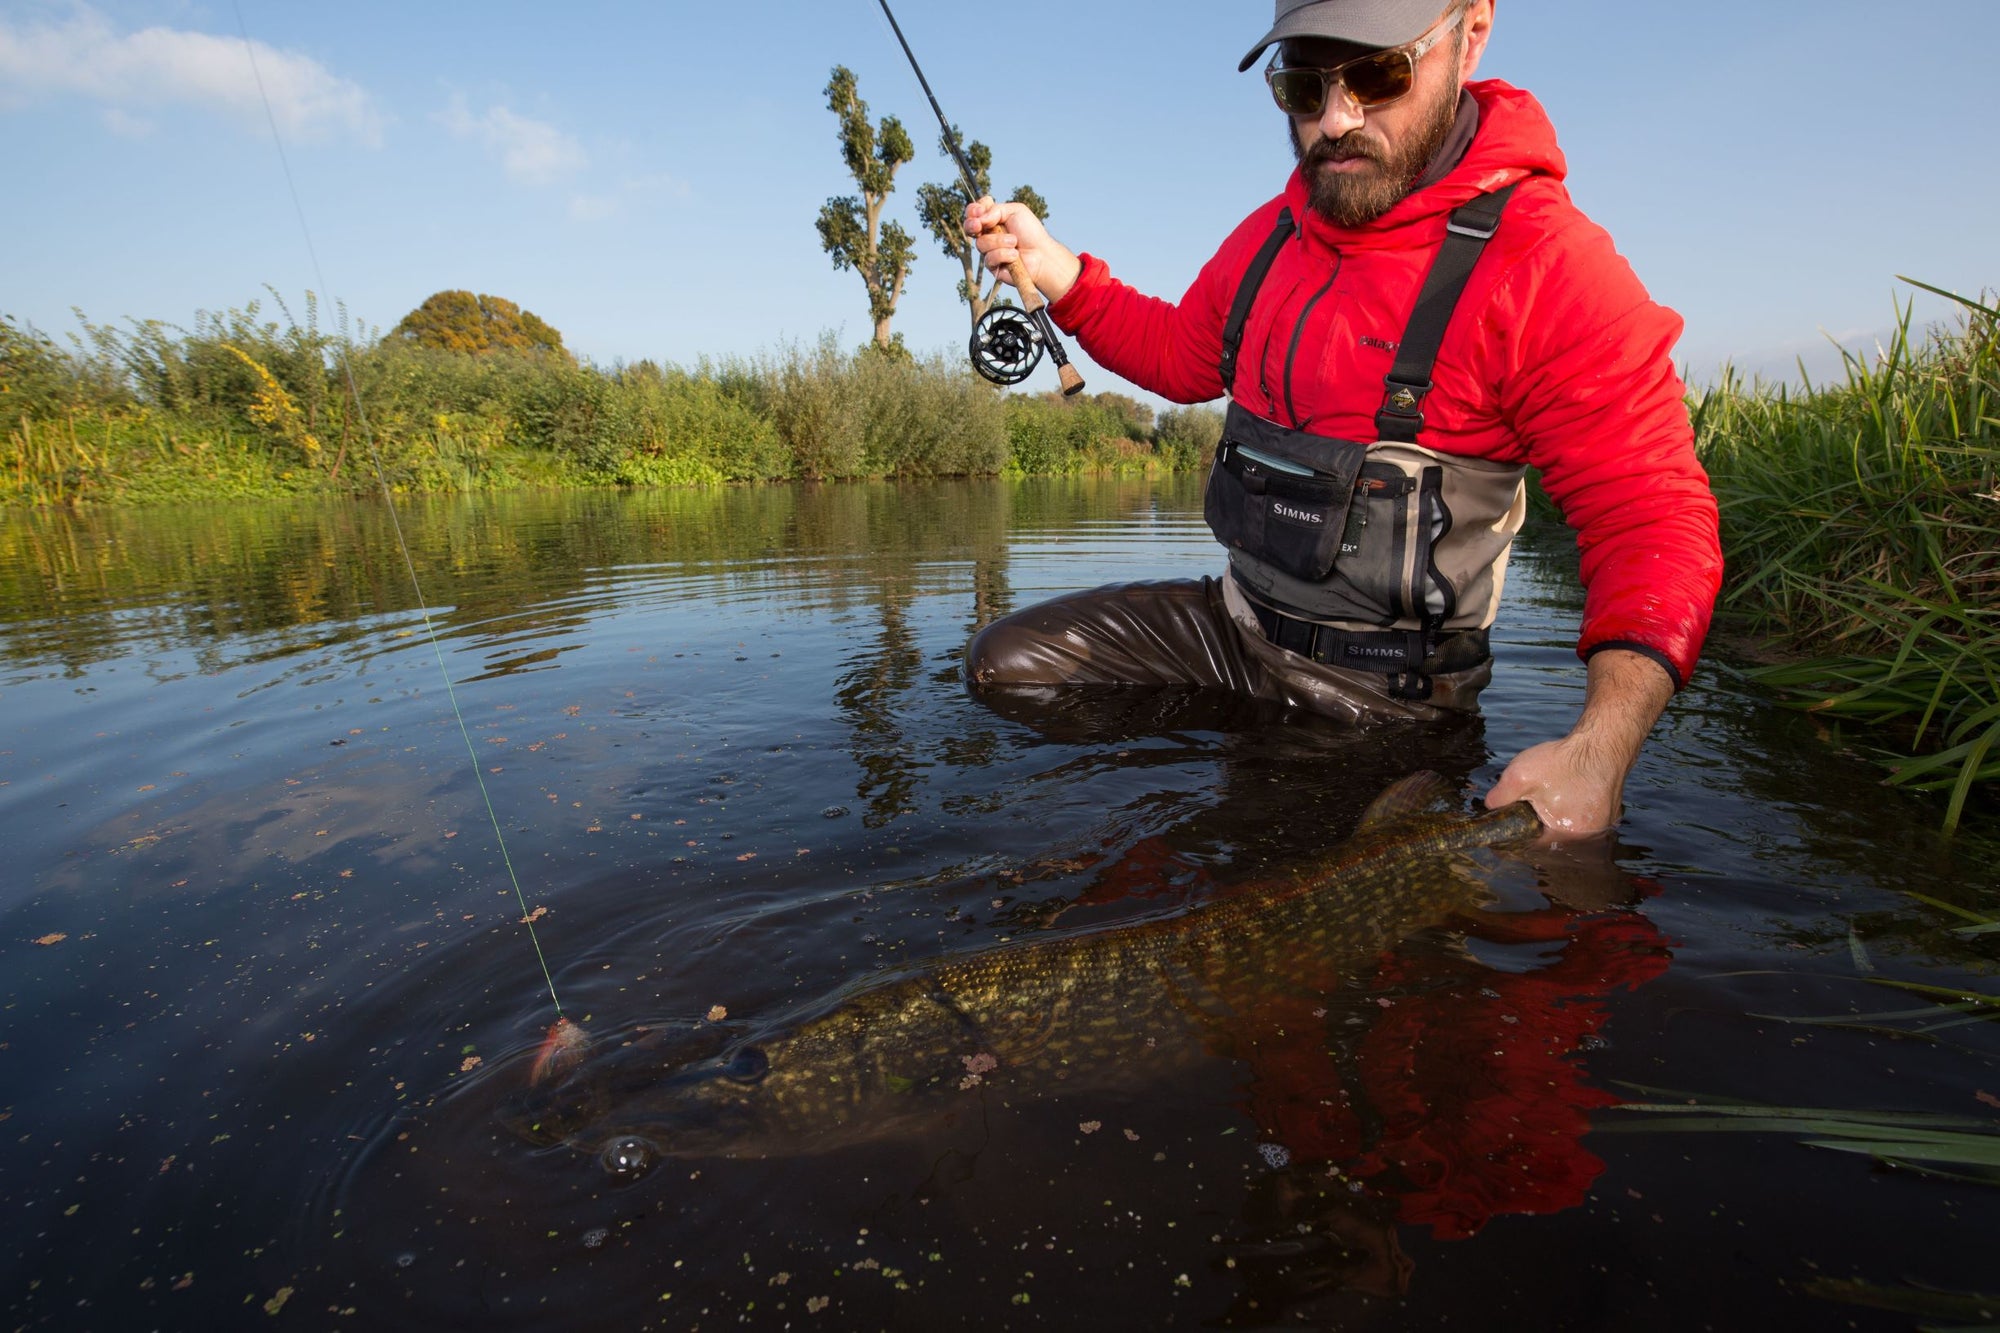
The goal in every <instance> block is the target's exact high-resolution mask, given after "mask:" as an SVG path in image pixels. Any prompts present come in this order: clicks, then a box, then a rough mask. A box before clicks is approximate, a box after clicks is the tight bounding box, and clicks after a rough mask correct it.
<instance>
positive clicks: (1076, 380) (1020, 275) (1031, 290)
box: [986, 222, 1083, 397]
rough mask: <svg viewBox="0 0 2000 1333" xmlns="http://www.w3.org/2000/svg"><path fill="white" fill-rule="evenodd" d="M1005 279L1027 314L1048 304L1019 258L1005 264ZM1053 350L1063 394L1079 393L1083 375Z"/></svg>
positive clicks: (991, 228)
mask: <svg viewBox="0 0 2000 1333" xmlns="http://www.w3.org/2000/svg"><path fill="white" fill-rule="evenodd" d="M999 227H1000V224H999V223H997V222H996V223H995V224H993V225H992V226H990V227H988V228H987V229H986V230H987V231H989V232H991V231H997V230H999ZM1007 281H1008V282H1010V283H1012V284H1014V290H1015V291H1017V292H1019V293H1020V295H1021V309H1023V310H1025V311H1027V312H1028V313H1029V314H1031V315H1032V314H1034V313H1035V312H1036V311H1037V310H1040V309H1041V308H1042V307H1043V306H1045V305H1047V304H1048V302H1047V301H1046V300H1045V299H1043V297H1042V293H1041V291H1040V290H1039V289H1038V288H1037V287H1036V286H1035V284H1034V283H1033V282H1032V281H1030V280H1029V278H1028V271H1027V270H1026V269H1024V268H1022V267H1021V261H1020V260H1018V259H1017V260H1015V261H1014V262H1013V263H1011V264H1009V265H1008V266H1007ZM1054 350H1055V353H1056V357H1057V359H1058V364H1057V366H1056V379H1057V381H1058V382H1060V383H1061V385H1062V391H1063V396H1064V397H1069V396H1070V395H1072V394H1076V393H1081V392H1082V391H1083V376H1082V375H1081V374H1080V373H1078V371H1077V368H1076V367H1075V366H1072V365H1071V364H1070V363H1069V362H1068V361H1065V360H1062V359H1061V358H1062V348H1060V347H1057V348H1055V349H1054Z"/></svg>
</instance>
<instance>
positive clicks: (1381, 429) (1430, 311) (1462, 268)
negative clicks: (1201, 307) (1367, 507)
mask: <svg viewBox="0 0 2000 1333" xmlns="http://www.w3.org/2000/svg"><path fill="white" fill-rule="evenodd" d="M1518 183H1519V182H1516V184H1518ZM1513 193H1514V186H1512V185H1507V186H1503V187H1502V188H1500V189H1498V190H1495V191H1494V192H1493V193H1491V194H1482V195H1480V196H1479V197H1478V198H1477V199H1473V200H1471V201H1469V202H1467V203H1465V204H1462V205H1460V206H1459V207H1458V208H1456V209H1454V210H1452V215H1451V218H1450V220H1449V221H1447V222H1446V223H1445V225H1444V244H1443V245H1441V246H1439V247H1438V253H1437V258H1436V259H1434V260H1432V261H1431V271H1430V273H1429V274H1428V275H1427V276H1426V277H1425V278H1424V289H1423V291H1421V292H1419V293H1418V294H1417V308H1416V309H1415V310H1412V311H1411V312H1410V325H1409V327H1408V328H1407V329H1405V330H1404V331H1403V345H1402V348H1401V350H1399V351H1398V352H1397V353H1396V364H1395V365H1394V366H1393V367H1392V368H1391V369H1390V371H1389V375H1388V378H1387V379H1385V380H1383V381H1382V384H1383V388H1384V390H1385V393H1384V396H1383V399H1382V407H1381V410H1380V411H1378V412H1376V414H1375V434H1376V436H1377V438H1379V439H1384V440H1396V441H1399V442H1401V443H1403V444H1415V443H1416V442H1417V432H1418V431H1420V430H1422V429H1423V427H1424V399H1425V398H1426V397H1428V396H1429V395H1430V391H1431V387H1432V386H1431V367H1432V366H1433V365H1435V364H1436V363H1437V354H1438V348H1439V347H1441V346H1443V344H1444V331H1445V329H1446V328H1447V327H1448V326H1449V325H1450V324H1451V312H1452V311H1453V310H1454V309H1456V308H1457V307H1458V298H1459V297H1460V296H1462V295H1464V294H1465V284H1466V283H1467V282H1469V281H1471V279H1472V267H1473V265H1475V264H1477V263H1478V262H1479V256H1480V255H1481V254H1482V253H1483V252H1484V251H1485V249H1486V243H1487V242H1488V241H1490V240H1492V239H1493V233H1494V232H1496V231H1498V230H1499V229H1500V214H1501V213H1502V212H1503V211H1504V210H1505V209H1506V207H1507V200H1508V199H1509V198H1511V197H1512V196H1513ZM1246 313H1247V312H1246Z"/></svg>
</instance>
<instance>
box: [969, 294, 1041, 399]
mask: <svg viewBox="0 0 2000 1333" xmlns="http://www.w3.org/2000/svg"><path fill="white" fill-rule="evenodd" d="M971 354H972V368H973V369H974V370H976V371H978V372H979V373H980V375H981V376H983V377H984V378H986V379H988V380H990V381H992V382H993V383H995V384H1019V383H1020V382H1021V381H1022V380H1024V379H1026V378H1028V376H1029V375H1031V374H1033V373H1034V370H1035V367H1036V366H1038V365H1040V364H1041V363H1042V332H1041V330H1040V329H1039V328H1037V327H1036V326H1035V321H1034V318H1033V317H1032V316H1031V315H1029V314H1028V312H1027V311H1025V310H1023V309H1021V308H1020V307H1019V306H1012V305H996V306H994V307H993V308H992V309H991V310H988V311H987V312H986V313H985V314H983V315H981V316H980V317H979V322H978V323H977V324H975V325H973V326H972V348H971Z"/></svg>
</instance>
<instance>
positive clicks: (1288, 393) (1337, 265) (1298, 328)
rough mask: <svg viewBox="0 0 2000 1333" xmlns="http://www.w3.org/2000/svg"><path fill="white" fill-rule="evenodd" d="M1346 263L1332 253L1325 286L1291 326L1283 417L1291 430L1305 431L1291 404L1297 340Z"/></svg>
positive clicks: (1297, 349) (1345, 260) (1337, 252)
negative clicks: (1290, 423)
mask: <svg viewBox="0 0 2000 1333" xmlns="http://www.w3.org/2000/svg"><path fill="white" fill-rule="evenodd" d="M1346 262H1347V257H1346V256H1345V255H1343V254H1341V253H1340V251H1338V250H1335V251H1334V252H1333V272H1332V273H1330V274H1328V275H1327V279H1326V282H1325V284H1324V285H1323V286H1321V287H1320V289H1319V290H1318V291H1316V292H1314V293H1313V294H1312V296H1311V298H1310V299H1308V300H1307V301H1306V304H1305V308H1304V309H1302V310H1300V311H1299V322H1298V323H1297V324H1294V325H1293V326H1292V345H1291V346H1290V347H1287V348H1286V349H1285V415H1286V416H1288V417H1290V418H1291V419H1292V429H1293V430H1304V429H1305V423H1304V422H1302V421H1300V420H1299V410H1298V408H1297V407H1295V406H1294V405H1293V403H1292V363H1293V362H1294V361H1295V360H1297V358H1298V354H1299V340H1300V339H1301V338H1303V337H1304V336H1305V332H1306V320H1307V319H1309V318H1311V316H1312V312H1313V307H1314V306H1316V305H1318V304H1319V301H1320V298H1321V297H1322V296H1325V295H1326V294H1327V293H1328V292H1329V291H1331V290H1333V284H1334V282H1335V280H1336V279H1338V278H1339V277H1340V270H1341V266H1342V265H1344V264H1345V263H1346Z"/></svg>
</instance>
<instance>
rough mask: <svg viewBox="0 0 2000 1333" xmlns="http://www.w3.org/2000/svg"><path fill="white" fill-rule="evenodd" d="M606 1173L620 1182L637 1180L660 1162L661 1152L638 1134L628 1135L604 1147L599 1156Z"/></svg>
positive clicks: (598, 1158)
mask: <svg viewBox="0 0 2000 1333" xmlns="http://www.w3.org/2000/svg"><path fill="white" fill-rule="evenodd" d="M597 1160H598V1161H599V1162H600V1163H602V1164H603V1167H604V1169H605V1171H606V1172H608V1173H609V1174H611V1175H612V1176H615V1177H616V1178H618V1179H619V1180H626V1181H631V1180H637V1179H638V1178H639V1177H641V1176H643V1175H645V1174H646V1173H647V1172H648V1171H650V1170H652V1169H653V1164H654V1163H655V1162H657V1161H659V1160H660V1150H659V1149H658V1148H655V1147H654V1146H653V1145H652V1144H651V1143H650V1142H648V1141H647V1140H645V1139H643V1138H640V1137H639V1136H638V1135H637V1134H626V1135H622V1136H621V1137H619V1138H615V1139H613V1140H611V1142H609V1143H607V1144H605V1145H604V1151H602V1152H600V1153H599V1154H598V1155H597Z"/></svg>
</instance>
